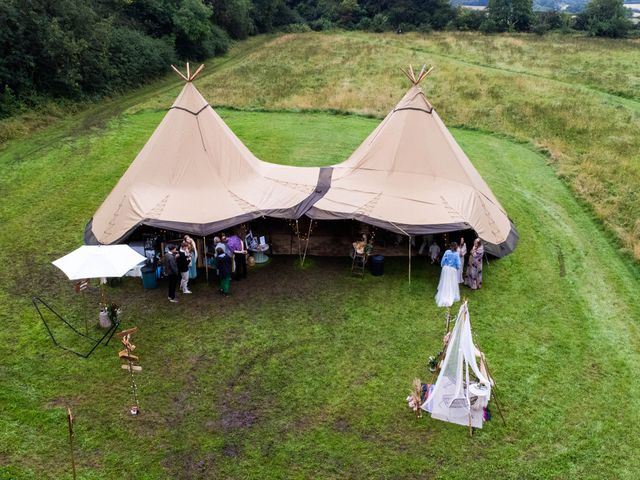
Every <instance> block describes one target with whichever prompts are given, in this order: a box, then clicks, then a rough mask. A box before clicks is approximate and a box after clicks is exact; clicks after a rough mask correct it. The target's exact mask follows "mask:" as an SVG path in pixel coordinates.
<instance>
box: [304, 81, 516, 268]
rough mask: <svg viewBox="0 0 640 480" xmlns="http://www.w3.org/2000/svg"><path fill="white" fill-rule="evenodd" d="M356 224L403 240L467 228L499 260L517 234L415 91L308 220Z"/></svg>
mask: <svg viewBox="0 0 640 480" xmlns="http://www.w3.org/2000/svg"><path fill="white" fill-rule="evenodd" d="M307 214H308V215H309V216H310V217H312V218H315V219H347V218H350V219H356V220H361V221H363V222H366V223H370V224H373V225H377V226H380V227H383V228H387V229H390V230H394V231H397V232H401V233H404V234H408V235H419V234H427V233H439V232H449V231H452V230H464V229H469V228H472V229H473V230H475V231H476V233H477V234H478V236H479V237H480V238H481V239H482V240H483V241H484V242H485V244H486V248H487V251H488V252H489V253H492V254H494V255H497V256H502V255H505V254H507V253H510V252H511V251H512V250H513V249H514V248H515V244H516V242H517V238H518V237H517V232H516V230H515V227H514V226H513V224H512V223H511V221H510V220H509V218H508V216H507V214H506V212H505V211H504V209H503V208H502V206H501V205H500V203H499V202H498V200H497V199H496V198H495V196H494V195H493V193H492V192H491V189H490V188H489V187H488V185H487V184H486V183H485V181H484V180H483V179H482V177H481V176H480V174H479V173H478V171H477V170H476V169H475V168H474V166H473V165H472V164H471V162H470V161H469V159H468V158H467V156H466V155H465V153H464V152H463V151H462V149H461V148H460V146H459V145H458V144H457V142H456V141H455V139H454V138H453V136H452V135H451V133H450V132H449V131H448V130H447V128H446V127H445V125H444V123H443V122H442V120H441V119H440V117H439V116H438V114H437V112H436V111H435V109H433V107H432V106H431V104H430V103H429V101H428V100H427V99H426V97H425V95H424V93H423V92H422V89H421V88H420V87H419V86H418V85H417V84H414V85H413V86H412V87H411V89H410V90H409V91H408V92H407V93H406V95H405V96H404V97H403V98H402V100H401V101H400V102H399V103H398V105H396V107H395V108H394V109H393V110H392V111H391V112H390V113H389V114H388V115H387V116H386V118H385V119H384V120H383V122H382V123H381V124H380V125H379V126H378V127H377V128H376V129H375V130H374V131H373V132H372V133H371V134H370V135H369V137H368V138H367V139H366V140H365V141H364V142H363V143H362V144H361V145H360V147H358V149H357V150H356V151H355V152H354V153H353V154H352V155H351V157H349V159H347V160H346V161H345V162H343V163H341V164H338V165H336V166H334V167H333V175H332V179H331V187H330V188H329V190H328V191H327V193H326V194H325V195H324V196H323V197H322V198H321V199H319V200H318V201H317V202H316V203H315V204H314V206H313V207H312V208H311V209H310V211H309V212H308V213H307Z"/></svg>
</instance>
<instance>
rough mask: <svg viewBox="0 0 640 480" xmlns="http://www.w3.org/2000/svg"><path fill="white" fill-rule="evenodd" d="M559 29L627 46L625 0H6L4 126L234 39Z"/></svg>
mask: <svg viewBox="0 0 640 480" xmlns="http://www.w3.org/2000/svg"><path fill="white" fill-rule="evenodd" d="M333 28H342V29H354V30H355V29H357V30H367V31H373V32H384V31H390V30H393V31H397V32H404V31H411V30H417V31H422V32H428V31H431V30H443V29H451V30H480V31H483V32H485V33H498V32H506V31H534V32H536V33H544V32H546V31H548V30H553V29H561V30H562V29H565V30H567V29H577V30H584V31H586V32H587V33H588V34H590V35H600V36H610V37H622V36H625V35H627V34H628V33H629V32H630V31H631V30H632V29H633V28H634V27H633V25H632V24H631V22H630V21H629V18H628V14H627V11H626V10H625V9H624V7H623V6H622V0H592V1H591V3H590V4H588V5H587V8H586V9H585V11H584V12H583V13H581V14H580V15H578V16H577V17H575V18H572V17H569V16H568V15H566V14H562V13H559V12H553V11H552V12H533V11H532V2H531V0H489V4H488V8H487V10H486V11H476V10H468V9H462V8H454V7H452V6H451V4H450V3H449V1H448V0H56V1H50V0H3V1H2V2H0V117H6V116H9V115H12V114H14V113H17V112H19V111H20V110H21V109H23V108H25V107H26V108H30V107H33V106H35V105H38V104H39V103H41V102H42V100H43V99H47V98H70V99H74V100H75V99H80V98H86V97H90V96H99V95H105V94H112V93H115V92H119V91H123V90H125V89H128V88H131V87H135V86H138V85H140V84H142V83H144V82H145V81H147V80H149V79H150V78H154V77H157V76H159V75H161V74H163V73H165V72H166V71H167V67H168V65H169V64H171V63H174V62H176V61H178V60H185V59H188V60H193V61H198V60H203V59H205V58H207V57H211V56H214V55H219V54H222V53H224V52H225V51H226V50H227V49H228V48H229V45H230V42H231V41H232V40H241V39H244V38H247V37H248V36H250V35H255V34H258V33H265V32H272V31H276V30H284V31H291V32H297V31H308V30H329V29H333Z"/></svg>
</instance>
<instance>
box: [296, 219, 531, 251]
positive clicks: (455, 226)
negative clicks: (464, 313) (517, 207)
mask: <svg viewBox="0 0 640 480" xmlns="http://www.w3.org/2000/svg"><path fill="white" fill-rule="evenodd" d="M306 215H307V216H308V217H309V218H312V219H314V220H357V221H360V222H363V223H366V224H369V225H373V226H375V227H379V228H384V229H386V230H390V231H393V232H398V233H401V234H403V235H411V236H413V235H428V234H434V233H435V234H438V233H448V232H453V231H457V230H469V229H471V230H472V229H473V226H472V225H470V224H469V223H466V222H458V223H440V224H432V225H405V224H402V223H393V222H387V221H385V220H380V219H378V218H372V217H368V216H366V215H354V216H350V215H341V214H339V213H334V212H327V211H325V210H319V209H317V208H315V207H312V208H311V209H309V211H308V212H307V213H306ZM510 222H511V231H510V232H509V235H508V236H507V239H506V240H505V241H504V242H502V243H500V244H498V245H496V244H494V243H489V242H487V241H486V240H484V239H483V242H484V247H485V251H486V252H487V253H488V254H490V255H493V256H494V257H498V258H500V257H504V256H505V255H508V254H510V253H511V252H513V251H514V250H515V248H516V245H517V244H518V239H519V235H518V231H517V230H516V227H515V225H514V224H513V222H512V221H510Z"/></svg>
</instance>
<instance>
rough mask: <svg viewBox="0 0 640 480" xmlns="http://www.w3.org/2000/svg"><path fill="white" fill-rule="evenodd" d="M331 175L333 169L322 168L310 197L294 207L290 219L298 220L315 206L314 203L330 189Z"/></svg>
mask: <svg viewBox="0 0 640 480" xmlns="http://www.w3.org/2000/svg"><path fill="white" fill-rule="evenodd" d="M332 175H333V167H322V168H320V173H319V175H318V183H317V184H316V188H315V190H314V191H313V193H312V194H311V195H309V196H308V197H307V198H306V199H304V200H303V201H302V202H300V203H299V204H298V205H297V206H296V207H295V211H294V214H293V215H292V216H291V217H290V218H292V219H293V220H295V219H298V218H300V217H301V216H302V215H304V214H305V213H307V211H308V210H309V209H310V208H311V207H313V205H315V203H316V202H317V201H318V200H320V199H321V198H322V197H324V196H325V195H326V193H327V192H328V191H329V187H331V176H332Z"/></svg>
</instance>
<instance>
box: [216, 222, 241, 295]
mask: <svg viewBox="0 0 640 480" xmlns="http://www.w3.org/2000/svg"><path fill="white" fill-rule="evenodd" d="M213 243H214V245H215V247H214V249H215V254H214V255H212V256H210V257H209V258H208V259H207V265H208V266H210V267H214V268H215V269H216V271H217V273H218V278H219V280H220V289H219V290H220V293H221V294H222V295H223V296H225V297H227V296H229V291H230V289H231V277H232V276H235V280H241V279H243V278H247V254H248V252H247V249H246V246H245V244H244V240H242V238H240V236H238V235H236V234H234V235H231V236H230V237H227V235H226V234H225V233H221V234H220V236H219V237H218V236H216V237H214V238H213Z"/></svg>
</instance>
